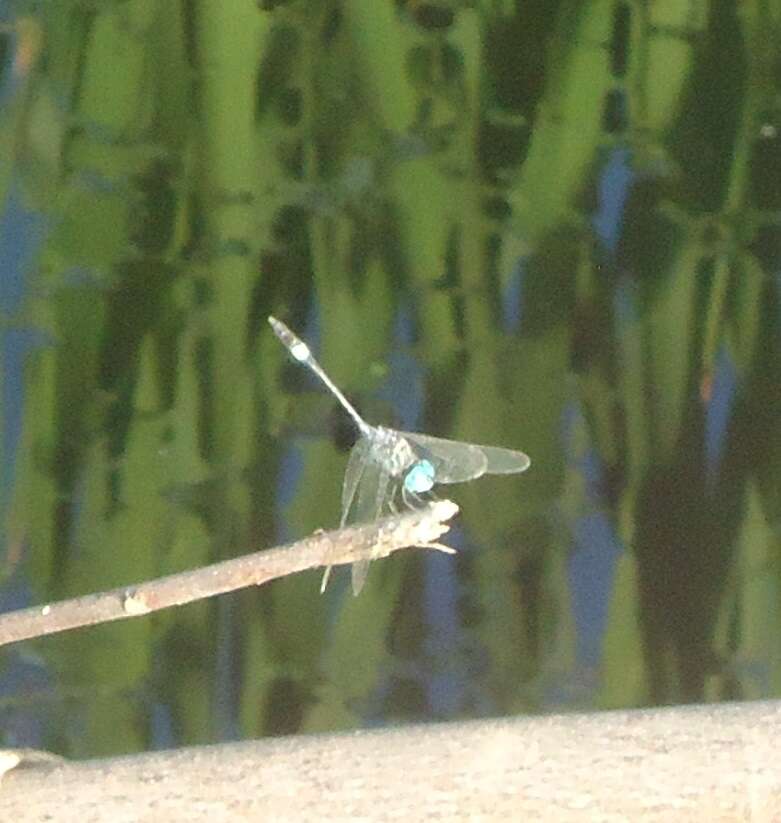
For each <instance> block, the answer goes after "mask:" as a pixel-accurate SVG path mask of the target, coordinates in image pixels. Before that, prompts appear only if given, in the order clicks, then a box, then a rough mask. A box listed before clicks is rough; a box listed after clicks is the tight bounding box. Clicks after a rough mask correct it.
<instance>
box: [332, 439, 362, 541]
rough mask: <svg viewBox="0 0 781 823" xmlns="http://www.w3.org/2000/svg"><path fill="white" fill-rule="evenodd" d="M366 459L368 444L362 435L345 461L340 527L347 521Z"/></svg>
mask: <svg viewBox="0 0 781 823" xmlns="http://www.w3.org/2000/svg"><path fill="white" fill-rule="evenodd" d="M368 459H369V444H368V443H367V442H366V439H365V438H364V437H361V438H359V440H358V442H357V443H356V444H355V445H354V446H353V449H352V451H351V452H350V458H349V460H348V461H347V468H346V469H345V472H344V481H343V482H342V520H341V523H340V524H339V526H340V528H341V527H342V526H344V524H345V523H346V522H347V518H348V516H349V514H350V508H351V507H352V504H353V500H354V499H355V490H356V489H357V488H358V485H359V483H360V482H361V476H362V475H363V471H364V469H365V468H366V464H367V463H368Z"/></svg>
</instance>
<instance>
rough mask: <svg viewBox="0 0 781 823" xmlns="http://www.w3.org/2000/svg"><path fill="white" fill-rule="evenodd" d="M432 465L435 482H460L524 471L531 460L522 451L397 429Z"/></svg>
mask: <svg viewBox="0 0 781 823" xmlns="http://www.w3.org/2000/svg"><path fill="white" fill-rule="evenodd" d="M400 434H401V435H402V436H403V437H405V438H406V439H407V440H409V442H410V443H411V444H412V445H413V446H414V447H415V450H416V451H418V452H419V453H420V454H421V456H422V457H425V458H427V459H428V460H430V461H431V463H432V464H433V466H434V482H435V483H464V482H466V481H467V480H474V479H475V478H477V477H481V476H482V475H484V474H515V473H517V472H522V471H526V469H528V468H529V466H530V464H531V460H530V459H529V456H528V455H527V454H524V452H519V451H513V450H512V449H502V448H500V447H498V446H479V445H478V444H476V443H462V442H460V441H459V440H445V439H444V438H442V437H431V436H429V435H427V434H418V433H417V432H400Z"/></svg>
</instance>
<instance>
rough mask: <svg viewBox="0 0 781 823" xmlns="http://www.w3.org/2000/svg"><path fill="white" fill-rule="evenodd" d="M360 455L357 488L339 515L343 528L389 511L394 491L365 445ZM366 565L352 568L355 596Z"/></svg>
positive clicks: (364, 579)
mask: <svg viewBox="0 0 781 823" xmlns="http://www.w3.org/2000/svg"><path fill="white" fill-rule="evenodd" d="M360 442H361V441H359V445H360ZM357 448H358V446H356V447H355V449H357ZM363 452H364V453H363V454H361V459H362V460H363V470H362V471H361V475H360V479H359V481H358V483H357V489H356V490H355V491H354V492H353V495H352V500H351V503H350V506H349V508H348V509H346V510H345V511H343V512H342V524H343V525H344V524H345V523H373V522H374V521H375V520H378V519H379V518H380V517H381V516H382V514H383V509H385V508H387V509H388V510H390V509H391V505H390V502H391V501H390V496H392V494H393V491H394V490H393V489H392V488H391V484H392V482H393V481H392V478H391V476H390V475H389V474H388V472H387V471H386V470H385V468H384V467H383V466H382V465H380V464H379V463H377V462H376V461H374V460H371V459H370V458H368V444H366V447H365V448H364V450H363ZM351 460H352V455H351ZM348 468H349V467H348ZM369 562H370V561H369V560H359V561H358V562H357V563H353V565H352V586H353V593H354V594H358V593H359V592H360V591H361V589H362V588H363V584H364V583H365V582H366V575H367V573H368V570H369Z"/></svg>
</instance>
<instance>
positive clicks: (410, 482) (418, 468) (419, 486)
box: [404, 458, 435, 494]
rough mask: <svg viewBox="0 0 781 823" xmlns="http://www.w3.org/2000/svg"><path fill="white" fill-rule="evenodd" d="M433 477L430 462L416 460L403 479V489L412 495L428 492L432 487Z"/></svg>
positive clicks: (433, 473)
mask: <svg viewBox="0 0 781 823" xmlns="http://www.w3.org/2000/svg"><path fill="white" fill-rule="evenodd" d="M434 475H435V472H434V466H433V464H432V463H431V461H430V460H426V459H425V458H424V459H423V460H418V461H417V463H415V464H414V465H413V466H412V468H411V469H410V470H409V471H408V472H407V474H406V476H405V477H404V488H405V489H406V490H407V491H408V492H412V493H413V494H420V493H421V492H427V491H430V490H431V489H432V488H433V486H434Z"/></svg>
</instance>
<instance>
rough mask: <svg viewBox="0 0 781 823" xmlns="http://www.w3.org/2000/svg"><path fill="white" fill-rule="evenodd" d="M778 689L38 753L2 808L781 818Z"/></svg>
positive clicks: (11, 783) (249, 815) (71, 817)
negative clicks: (650, 706) (632, 705)
mask: <svg viewBox="0 0 781 823" xmlns="http://www.w3.org/2000/svg"><path fill="white" fill-rule="evenodd" d="M780 740H781V702H759V703H745V704H718V705H713V706H697V707H694V706H692V707H688V706H687V707H676V708H670V709H658V710H645V711H622V712H604V713H600V714H590V715H552V716H548V717H536V718H503V719H498V720H486V721H471V722H465V723H442V724H431V725H426V726H414V727H403V728H397V729H386V730H377V731H365V732H356V733H352V734H334V735H311V736H301V737H288V738H278V739H271V740H260V741H250V742H244V743H236V744H226V745H220V746H206V747H198V748H188V749H181V750H177V751H170V752H154V753H149V754H143V755H135V756H132V757H123V758H114V759H108V760H96V761H85V762H72V761H71V762H62V763H59V762H56V761H55V762H47V761H41V762H37V761H33V762H32V763H31V764H30V766H29V768H21V767H18V768H13V769H11V770H10V771H8V772H7V773H6V774H5V776H4V777H3V779H2V783H1V784H0V820H13V821H15V823H21V821H33V820H34V821H40V820H46V819H52V820H57V821H60V822H61V823H68V821H77V820H78V821H80V823H81V821H84V820H111V821H112V822H113V823H120V821H133V823H138V821H153V820H154V821H160V820H165V821H194V820H209V821H210V823H218V822H219V821H224V820H315V819H326V820H328V819H330V820H334V819H342V820H344V819H364V820H391V819H398V820H428V819H431V818H439V819H447V820H453V819H470V820H510V819H513V820H551V821H619V820H621V821H623V820H632V821H638V820H640V821H671V820H674V821H703V820H708V821H728V820H729V821H733V820H758V821H771V820H781V752H780V746H779V741H780Z"/></svg>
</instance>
